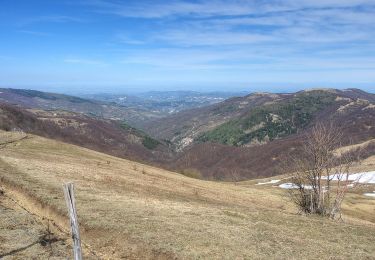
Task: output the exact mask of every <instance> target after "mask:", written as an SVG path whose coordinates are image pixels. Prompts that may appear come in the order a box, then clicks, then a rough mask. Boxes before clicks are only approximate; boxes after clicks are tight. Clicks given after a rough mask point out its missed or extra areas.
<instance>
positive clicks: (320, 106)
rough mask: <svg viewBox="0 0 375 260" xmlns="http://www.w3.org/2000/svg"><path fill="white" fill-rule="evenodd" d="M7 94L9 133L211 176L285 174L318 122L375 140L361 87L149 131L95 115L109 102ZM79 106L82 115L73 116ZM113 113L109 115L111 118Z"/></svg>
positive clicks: (3, 120)
mask: <svg viewBox="0 0 375 260" xmlns="http://www.w3.org/2000/svg"><path fill="white" fill-rule="evenodd" d="M0 92H2V93H0V104H1V103H2V104H1V107H0V109H1V113H0V115H1V117H0V127H1V128H2V129H5V130H12V129H14V128H19V129H22V130H24V131H28V132H31V133H34V134H38V135H42V136H45V137H49V138H53V139H57V140H61V141H65V142H70V143H73V144H76V145H80V146H84V147H87V148H90V149H94V150H97V151H101V152H105V153H108V154H111V155H115V156H119V157H123V158H130V159H133V160H138V161H144V162H148V163H151V164H153V165H157V166H160V167H164V168H167V169H171V170H175V171H179V172H181V173H184V174H187V175H189V176H195V177H200V178H204V179H212V180H243V179H251V178H258V177H269V176H274V175H277V174H279V173H280V165H281V164H282V162H283V160H284V158H285V156H288V154H290V153H298V152H299V148H300V143H301V141H302V140H303V138H304V135H305V134H306V133H307V132H308V131H309V130H310V129H311V127H312V126H313V125H314V124H315V123H316V122H323V123H324V122H336V124H337V125H338V126H339V127H341V129H342V131H343V134H344V137H345V140H344V143H343V144H342V145H348V144H350V143H351V142H352V143H353V144H357V143H363V142H366V141H368V140H372V139H375V95H374V94H370V93H366V92H364V91H361V90H357V89H348V90H335V89H312V90H305V91H300V92H297V93H287V94H285V93H284V94H274V93H252V94H249V95H246V96H244V97H235V98H230V99H227V100H225V101H223V102H220V103H216V104H213V105H209V106H205V107H201V108H195V109H191V110H185V111H182V112H179V113H177V114H174V115H171V116H168V117H165V118H163V119H156V120H155V119H150V118H149V117H148V119H146V118H145V119H144V120H143V121H142V123H141V125H142V126H143V127H142V129H143V131H140V130H138V129H137V128H135V127H134V126H136V125H134V124H132V123H131V122H129V121H126V122H125V120H119V119H117V118H114V119H115V120H111V119H106V118H105V117H104V116H98V115H97V114H96V113H90V112H91V111H90V109H91V108H98V105H99V106H101V107H102V106H104V107H106V106H108V103H105V102H103V103H101V102H99V101H92V100H85V99H81V98H78V99H74V97H70V96H67V97H65V96H62V97H61V96H60V94H51V93H44V92H33V91H31V92H30V91H21V93H20V92H19V91H18V92H17V91H15V92H14V91H8V92H6V91H4V90H2V91H1V90H0ZM9 92H10V93H9ZM18 100H19V101H21V102H20V103H17V104H14V103H15V101H18ZM32 102H35V103H32ZM11 104H13V105H11ZM74 104H79V105H78V106H74ZM82 104H84V105H82ZM91 104H94V105H93V106H92V107H91ZM70 106H72V107H70ZM86 106H87V107H86ZM117 106H118V105H116V104H115V105H114V107H115V108H116V109H117V108H118V107H117ZM73 108H74V109H76V110H80V111H81V112H71V111H68V110H69V109H73ZM84 108H85V109H87V110H84ZM115 108H111V109H115ZM110 111H111V110H107V111H106V113H108V114H105V115H106V116H108V117H109V118H111V114H110ZM115 111H116V110H115ZM133 115H134V114H133ZM138 122H140V121H138ZM372 143H373V142H369V144H372ZM361 149H362V148H361ZM363 149H364V150H365V153H364V154H365V155H366V156H370V155H371V154H375V147H374V145H366V146H363Z"/></svg>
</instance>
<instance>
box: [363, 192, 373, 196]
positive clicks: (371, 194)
mask: <svg viewBox="0 0 375 260" xmlns="http://www.w3.org/2000/svg"><path fill="white" fill-rule="evenodd" d="M363 195H365V196H368V197H375V191H374V192H373V193H363Z"/></svg>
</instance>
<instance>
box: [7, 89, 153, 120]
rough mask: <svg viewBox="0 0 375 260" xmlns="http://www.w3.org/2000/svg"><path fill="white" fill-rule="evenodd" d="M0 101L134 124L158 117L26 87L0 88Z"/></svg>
mask: <svg viewBox="0 0 375 260" xmlns="http://www.w3.org/2000/svg"><path fill="white" fill-rule="evenodd" d="M0 102H5V103H8V104H13V105H18V106H22V107H25V108H37V109H44V110H49V109H52V110H56V109H59V110H67V111H71V112H75V113H82V114H85V115H88V116H91V117H99V118H106V119H112V120H119V121H126V122H128V123H130V124H132V125H134V126H137V125H139V124H142V122H143V121H148V120H150V119H151V118H158V117H160V115H159V114H158V113H153V112H151V111H147V110H142V109H138V108H137V109H135V108H131V107H126V106H122V105H119V104H115V103H109V102H103V101H97V100H89V99H84V98H80V97H75V96H69V95H64V94H56V93H49V92H41V91H36V90H28V89H11V88H0Z"/></svg>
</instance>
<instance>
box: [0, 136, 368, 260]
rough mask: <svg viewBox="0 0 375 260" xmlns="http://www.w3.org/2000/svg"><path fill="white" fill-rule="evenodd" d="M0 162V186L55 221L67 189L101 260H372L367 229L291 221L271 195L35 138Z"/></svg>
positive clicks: (291, 212) (5, 152)
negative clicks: (8, 186) (23, 195)
mask: <svg viewBox="0 0 375 260" xmlns="http://www.w3.org/2000/svg"><path fill="white" fill-rule="evenodd" d="M0 159H1V160H0V177H1V178H2V180H3V181H7V182H13V183H14V184H16V185H17V186H18V187H19V188H21V189H23V190H24V191H25V192H28V193H29V194H30V195H32V196H35V197H36V198H37V199H38V200H39V201H42V202H43V203H44V205H46V206H49V207H51V208H53V209H54V210H55V211H56V212H58V213H60V214H62V215H65V214H66V208H65V204H64V200H63V194H62V189H61V184H62V183H63V182H65V181H74V182H75V184H76V196H77V204H78V205H77V206H78V215H79V219H80V223H81V229H82V238H83V241H84V242H85V243H87V244H89V245H91V246H92V248H94V249H95V250H96V251H97V252H98V253H99V254H100V255H102V256H103V257H106V258H108V259H114V258H120V257H128V258H149V259H155V258H157V257H159V258H161V259H163V258H171V257H177V258H179V259H192V258H193V259H194V258H210V259H236V258H237V259H254V258H257V259H259V258H260V259H269V258H277V259H286V258H288V259H290V258H297V259H298V258H310V259H315V258H318V257H319V258H322V259H327V258H335V259H337V258H338V259H375V257H374V256H375V254H374V252H375V243H374V234H375V227H374V225H372V224H369V223H367V224H366V223H360V222H358V221H355V223H356V224H348V223H341V224H339V223H335V222H331V221H328V220H323V219H320V218H306V217H302V216H298V215H296V214H295V209H294V208H293V207H292V206H291V205H290V204H289V203H288V202H287V200H285V197H284V195H285V193H284V191H282V190H280V189H274V188H270V187H264V186H254V185H252V183H251V182H246V183H244V184H239V185H234V184H231V183H215V182H209V181H201V180H196V179H190V178H187V177H184V176H181V175H178V174H176V173H173V172H168V171H164V170H160V169H158V168H153V167H149V166H146V165H142V164H138V163H134V162H131V161H127V160H124V159H119V158H115V157H111V156H108V155H105V154H101V153H98V152H94V151H91V150H87V149H84V148H79V147H76V146H73V145H68V144H63V143H60V142H55V141H51V140H48V139H43V138H40V137H35V136H31V138H28V139H24V140H22V141H20V142H16V143H13V144H8V145H7V146H6V147H4V148H3V149H2V150H1V153H0ZM352 196H355V194H353V195H352ZM363 200H365V201H366V205H367V206H366V207H369V208H370V211H372V212H374V209H375V200H371V199H365V198H363ZM357 207H359V206H357ZM46 208H48V207H46ZM368 220H372V221H373V222H375V219H373V218H372V219H368Z"/></svg>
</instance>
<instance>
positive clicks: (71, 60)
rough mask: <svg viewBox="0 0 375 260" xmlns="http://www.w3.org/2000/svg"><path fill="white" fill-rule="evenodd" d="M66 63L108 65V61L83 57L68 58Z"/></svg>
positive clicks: (65, 60)
mask: <svg viewBox="0 0 375 260" xmlns="http://www.w3.org/2000/svg"><path fill="white" fill-rule="evenodd" d="M64 62H65V63H72V64H80V65H95V66H108V64H107V63H105V62H102V61H99V60H91V59H82V58H66V59H64Z"/></svg>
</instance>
